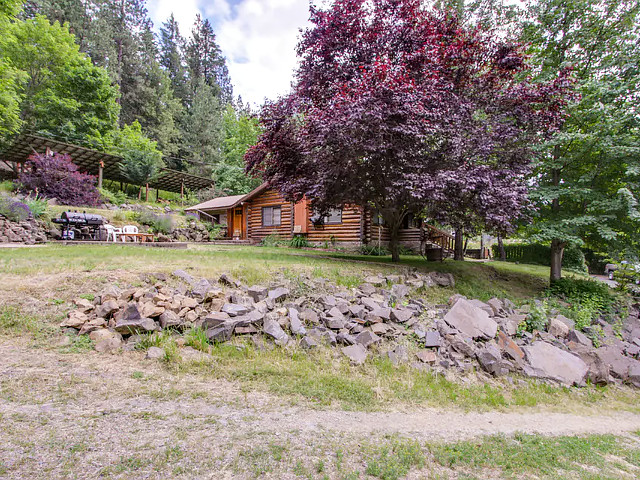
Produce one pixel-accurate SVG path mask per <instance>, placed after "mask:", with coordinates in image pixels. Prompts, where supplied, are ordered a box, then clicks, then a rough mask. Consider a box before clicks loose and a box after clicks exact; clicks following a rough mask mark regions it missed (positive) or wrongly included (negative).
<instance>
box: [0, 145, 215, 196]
mask: <svg viewBox="0 0 640 480" xmlns="http://www.w3.org/2000/svg"><path fill="white" fill-rule="evenodd" d="M48 152H58V153H66V154H68V155H69V156H70V157H71V160H72V161H73V163H74V164H76V165H77V166H78V168H79V169H80V171H82V172H86V173H89V174H91V175H96V176H97V177H98V188H101V187H102V181H103V179H105V178H106V179H107V180H113V181H116V182H118V181H119V182H129V180H128V179H127V178H125V177H124V176H123V175H122V173H121V172H120V167H119V164H120V162H122V161H123V158H122V157H119V156H117V155H112V154H110V153H104V152H100V151H98V150H92V149H90V148H86V147H81V146H80V145H73V144H70V143H65V142H62V141H60V140H56V139H54V138H47V137H40V136H37V135H32V134H22V135H20V136H18V137H17V138H16V140H15V141H14V142H13V143H12V144H11V145H10V146H9V147H8V148H7V149H6V150H4V151H3V152H1V153H0V162H1V163H4V165H1V167H4V168H0V170H2V172H3V173H4V176H13V177H15V176H16V175H17V174H18V172H19V171H20V169H21V168H22V166H23V165H24V163H25V162H26V161H27V160H28V159H29V156H31V155H32V154H34V153H40V154H46V153H48ZM213 184H214V181H213V180H211V179H209V178H205V177H199V176H197V175H191V174H189V173H185V172H179V171H177V170H172V169H170V168H161V169H160V174H159V175H158V176H157V178H155V179H154V180H153V181H151V182H149V185H148V186H149V187H151V188H155V189H157V190H165V191H167V192H175V193H180V195H181V196H183V195H184V191H185V189H189V190H201V189H203V188H208V187H211V186H213ZM141 186H144V185H141Z"/></svg>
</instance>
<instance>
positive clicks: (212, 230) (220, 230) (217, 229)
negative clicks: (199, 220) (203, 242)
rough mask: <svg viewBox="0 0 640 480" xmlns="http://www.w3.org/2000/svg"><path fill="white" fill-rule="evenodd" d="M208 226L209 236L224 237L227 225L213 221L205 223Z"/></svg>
mask: <svg viewBox="0 0 640 480" xmlns="http://www.w3.org/2000/svg"><path fill="white" fill-rule="evenodd" d="M205 225H206V226H207V230H208V231H209V237H210V238H211V239H215V238H222V237H223V236H224V234H225V232H226V230H227V226H226V225H220V224H215V225H214V224H213V223H209V222H207V223H205Z"/></svg>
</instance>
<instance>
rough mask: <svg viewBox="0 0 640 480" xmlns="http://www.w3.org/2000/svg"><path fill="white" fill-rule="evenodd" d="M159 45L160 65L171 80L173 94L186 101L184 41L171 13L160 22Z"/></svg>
mask: <svg viewBox="0 0 640 480" xmlns="http://www.w3.org/2000/svg"><path fill="white" fill-rule="evenodd" d="M159 47H160V65H162V67H164V69H165V71H166V72H167V75H168V76H169V79H170V80H171V88H172V89H173V94H174V95H175V96H176V98H179V99H180V100H181V101H182V102H186V101H187V98H188V86H187V68H186V65H185V62H186V60H185V57H184V50H185V48H186V42H185V40H184V38H182V35H180V30H179V28H178V22H176V19H175V18H174V16H173V14H171V16H170V17H169V19H168V20H167V21H166V22H165V23H163V24H162V28H161V29H160V45H159Z"/></svg>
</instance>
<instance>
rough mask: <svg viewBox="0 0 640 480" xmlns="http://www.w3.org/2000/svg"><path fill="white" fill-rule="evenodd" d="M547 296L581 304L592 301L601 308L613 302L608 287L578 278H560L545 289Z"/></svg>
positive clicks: (601, 283) (597, 282)
mask: <svg viewBox="0 0 640 480" xmlns="http://www.w3.org/2000/svg"><path fill="white" fill-rule="evenodd" d="M547 294H550V295H554V296H557V297H560V298H562V299H563V300H565V301H567V302H577V303H582V302H585V301H587V300H588V301H592V302H596V303H598V304H601V305H603V306H607V305H611V304H612V303H613V301H614V300H615V299H614V297H613V295H611V293H610V292H609V287H608V285H607V284H605V283H603V282H599V281H596V280H586V279H579V278H566V277H565V278H561V279H560V280H556V281H555V282H553V283H552V284H551V286H550V287H549V288H547Z"/></svg>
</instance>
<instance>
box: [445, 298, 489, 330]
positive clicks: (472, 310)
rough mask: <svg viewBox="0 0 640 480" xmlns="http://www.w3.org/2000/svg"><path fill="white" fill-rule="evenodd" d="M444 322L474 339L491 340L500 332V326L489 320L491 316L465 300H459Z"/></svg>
mask: <svg viewBox="0 0 640 480" xmlns="http://www.w3.org/2000/svg"><path fill="white" fill-rule="evenodd" d="M444 321H445V322H446V323H447V324H448V325H449V326H451V327H453V328H456V329H458V330H460V331H461V332H462V333H463V334H464V335H465V336H468V337H471V338H474V339H475V338H484V339H490V338H493V337H495V336H496V333H497V332H498V324H497V323H496V322H495V321H494V320H492V319H491V318H489V314H488V313H487V312H485V311H484V310H482V309H480V308H478V307H476V306H474V305H473V304H472V303H471V302H470V301H469V300H466V299H464V298H460V299H458V301H457V302H456V303H455V304H454V305H453V307H452V308H451V310H449V311H448V312H447V314H446V315H445V316H444Z"/></svg>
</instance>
